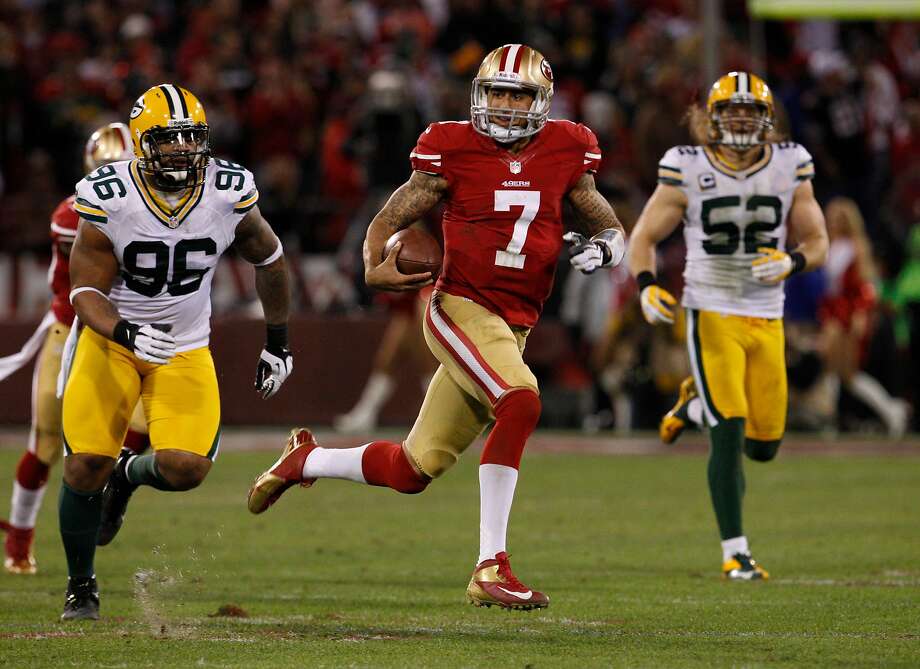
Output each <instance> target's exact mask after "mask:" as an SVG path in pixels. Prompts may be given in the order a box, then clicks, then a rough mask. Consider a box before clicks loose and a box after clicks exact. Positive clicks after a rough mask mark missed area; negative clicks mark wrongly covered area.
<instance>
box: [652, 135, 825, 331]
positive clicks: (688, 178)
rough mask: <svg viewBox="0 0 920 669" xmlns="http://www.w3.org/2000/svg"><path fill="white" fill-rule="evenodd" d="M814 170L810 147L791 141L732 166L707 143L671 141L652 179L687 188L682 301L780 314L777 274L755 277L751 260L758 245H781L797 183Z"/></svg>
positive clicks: (703, 306)
mask: <svg viewBox="0 0 920 669" xmlns="http://www.w3.org/2000/svg"><path fill="white" fill-rule="evenodd" d="M814 173H815V170H814V164H813V163H812V159H811V155H809V153H808V151H806V150H805V148H804V147H802V146H801V145H799V144H795V143H793V142H782V143H777V144H767V145H766V146H764V151H763V155H762V156H761V158H760V159H759V160H758V161H757V162H756V163H754V164H753V165H751V166H750V167H749V168H747V169H746V170H742V171H733V170H732V169H731V168H730V167H729V166H728V165H726V164H725V163H723V162H722V161H721V160H719V158H718V156H717V155H716V154H715V152H714V151H712V149H710V148H709V147H702V146H676V147H673V148H671V149H669V150H668V151H667V153H665V154H664V157H663V158H662V159H661V162H660V163H659V165H658V182H659V183H663V184H668V185H671V186H676V187H677V188H680V190H681V191H683V193H684V194H685V195H686V196H687V209H686V211H685V212H684V241H685V243H686V246H687V264H686V267H685V268H684V295H683V305H684V306H685V307H688V308H690V309H700V310H704V311H716V312H719V313H725V314H737V315H741V316H755V317H759V318H782V315H783V300H784V293H783V284H782V282H780V283H779V284H775V285H765V284H762V283H760V282H758V281H757V280H756V279H754V276H753V275H752V274H751V263H752V262H753V261H754V259H755V258H757V256H758V253H757V249H758V248H763V247H771V248H785V245H786V232H787V229H786V221H787V219H788V217H789V209H790V207H791V206H792V200H793V196H794V194H795V189H796V188H798V186H799V185H800V184H801V183H802V182H803V181H804V180H807V179H811V178H813V177H814Z"/></svg>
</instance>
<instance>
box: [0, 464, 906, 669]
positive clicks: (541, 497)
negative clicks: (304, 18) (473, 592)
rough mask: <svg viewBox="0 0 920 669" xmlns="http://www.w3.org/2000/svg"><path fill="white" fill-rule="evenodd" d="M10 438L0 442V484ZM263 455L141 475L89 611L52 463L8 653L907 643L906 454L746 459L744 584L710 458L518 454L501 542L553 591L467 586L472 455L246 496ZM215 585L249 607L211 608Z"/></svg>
mask: <svg viewBox="0 0 920 669" xmlns="http://www.w3.org/2000/svg"><path fill="white" fill-rule="evenodd" d="M17 457H18V453H15V452H13V451H0V499H4V500H5V498H7V495H8V493H7V491H8V490H9V486H10V479H11V476H12V471H13V467H14V463H15V460H16V458H17ZM273 458H274V454H272V453H265V452H262V453H224V454H222V455H221V457H220V459H219V460H218V462H217V464H216V466H215V468H214V470H213V472H212V474H211V476H210V478H209V479H208V480H207V481H206V482H205V484H204V486H203V487H202V488H200V489H198V490H195V491H192V492H189V493H159V492H156V491H153V490H149V489H142V490H140V491H139V492H138V493H137V494H136V495H135V497H134V499H133V500H132V504H131V508H130V511H129V516H128V518H127V521H126V524H125V527H124V529H123V530H122V532H121V534H120V535H119V536H118V538H117V539H116V540H115V542H114V543H113V544H112V545H111V546H108V547H106V548H103V549H101V550H100V551H99V554H98V559H97V572H98V575H99V582H100V587H101V589H102V613H103V616H104V620H103V621H102V622H100V623H96V624H92V623H80V624H70V625H63V624H61V623H58V622H57V616H58V615H59V613H60V611H61V607H62V604H63V589H64V585H65V571H64V560H63V553H62V549H61V547H60V542H59V538H58V535H57V516H56V504H55V501H56V497H57V487H58V484H57V481H58V480H59V476H60V474H59V470H56V471H55V474H54V476H53V480H54V481H55V483H54V484H53V487H52V489H51V492H50V494H49V496H48V499H47V500H46V503H45V507H44V509H43V511H42V515H41V519H40V527H39V531H38V538H37V546H36V554H37V557H38V559H39V563H40V568H41V572H40V574H39V575H38V576H36V577H13V576H9V575H6V574H2V575H0V666H11V667H32V666H48V667H62V666H66V667H92V668H94V669H96V668H103V667H126V666H127V667H143V666H150V667H179V666H205V667H221V666H223V667H235V666H247V667H272V668H277V667H286V666H292V667H293V666H309V667H339V666H368V667H379V666H393V667H402V666H437V667H439V668H443V667H454V666H466V667H483V666H511V667H562V666H565V667H583V666H622V667H759V666H831V667H833V666H840V667H844V666H846V667H857V666H867V667H868V666H887V667H891V666H904V667H916V666H918V665H920V622H918V620H920V512H918V508H920V507H918V500H920V497H918V495H920V471H918V470H920V460H918V459H916V458H891V459H882V458H868V457H849V458H840V459H834V458H829V457H816V458H804V457H785V458H782V457H781V458H780V459H779V460H778V461H777V462H774V463H771V464H770V465H757V466H753V465H752V463H748V464H747V467H746V468H747V472H748V498H747V501H748V511H747V518H746V520H747V528H746V529H747V531H748V534H749V536H750V537H751V540H752V545H753V548H754V553H755V556H756V557H757V558H758V559H759V560H761V562H762V563H763V564H764V565H765V566H766V567H767V568H768V569H769V570H770V571H771V573H772V575H773V577H774V578H773V579H772V580H771V581H770V582H768V583H756V584H752V583H745V584H737V583H725V582H722V581H721V580H720V579H719V562H720V558H721V555H720V554H719V548H718V536H717V534H716V530H715V526H714V521H713V519H712V517H711V511H710V508H709V504H708V498H707V492H706V488H705V484H704V481H705V460H704V458H702V457H696V456H694V457H667V456H655V457H652V456H645V457H638V456H635V457H602V456H590V457H589V456H580V457H579V456H571V455H568V456H567V455H531V456H530V457H526V458H525V462H524V469H523V472H522V478H521V484H520V485H519V487H518V495H517V500H516V503H515V509H514V513H513V515H512V525H511V543H510V549H511V552H512V553H513V560H512V562H513V564H514V566H515V571H516V572H517V574H518V576H519V577H520V578H521V579H522V580H523V581H524V582H525V583H527V584H530V585H532V586H534V587H537V588H539V589H541V590H544V591H545V592H547V594H549V595H550V597H551V600H552V602H551V606H550V608H549V609H547V610H545V611H539V612H529V613H528V612H514V613H509V612H505V611H500V610H496V609H488V610H487V609H476V608H474V607H471V606H469V605H467V604H465V602H464V588H465V586H466V582H467V579H468V578H469V574H470V570H471V568H472V566H473V562H474V561H475V556H476V547H477V540H478V491H477V485H476V460H475V457H470V458H466V459H465V460H464V461H463V462H461V464H460V465H459V466H457V467H456V468H455V469H454V470H453V471H451V472H450V473H449V474H448V475H447V476H446V478H444V479H443V480H441V481H438V482H436V483H435V484H434V485H432V486H431V488H429V490H428V491H426V492H425V493H424V494H422V495H420V496H400V495H398V494H396V493H393V492H390V491H387V490H381V489H371V488H364V487H361V486H357V485H354V484H350V483H346V482H339V481H322V482H320V483H319V484H318V485H317V486H316V487H315V488H313V489H311V490H300V489H294V490H292V491H290V492H289V493H287V495H286V496H285V497H284V498H283V499H282V500H281V501H280V502H279V503H278V504H277V505H276V506H275V507H273V508H272V509H271V511H269V512H268V513H266V514H265V515H264V516H260V517H255V516H251V515H249V514H248V513H247V512H246V505H245V494H246V490H247V488H248V484H249V481H250V479H251V478H252V476H253V475H254V474H255V473H257V472H258V471H259V470H260V469H262V468H263V467H264V466H266V465H268V464H269V463H270V462H271V461H272V460H273ZM0 512H2V513H5V512H6V502H5V501H4V502H3V503H2V506H0ZM138 574H140V575H141V577H140V578H138V577H137V576H136V575H138ZM226 604H235V605H238V606H240V607H242V608H243V609H244V610H245V611H246V612H247V613H248V614H249V617H248V618H245V619H241V618H228V617H218V616H215V617H212V616H211V614H214V613H215V612H216V611H217V610H218V608H219V607H221V606H222V605H226Z"/></svg>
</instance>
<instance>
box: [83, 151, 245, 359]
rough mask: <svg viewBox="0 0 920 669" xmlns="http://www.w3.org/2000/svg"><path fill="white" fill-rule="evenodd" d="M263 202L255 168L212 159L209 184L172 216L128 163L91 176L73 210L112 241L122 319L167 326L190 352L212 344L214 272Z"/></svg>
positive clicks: (194, 192) (115, 295)
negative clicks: (250, 214)
mask: <svg viewBox="0 0 920 669" xmlns="http://www.w3.org/2000/svg"><path fill="white" fill-rule="evenodd" d="M258 199H259V192H258V190H257V189H256V186H255V181H254V180H253V176H252V173H251V172H249V170H247V169H245V168H244V167H242V166H240V165H237V164H236V163H231V162H229V161H226V160H220V159H212V160H211V162H210V164H209V165H208V167H207V168H206V172H205V179H204V183H203V184H200V185H198V186H196V187H195V188H193V189H191V192H190V193H189V194H188V197H187V198H185V199H184V200H182V201H181V204H180V206H178V209H176V210H175V211H173V210H171V209H170V207H169V206H168V205H167V204H166V203H165V202H163V200H162V196H160V195H159V194H158V193H156V192H154V191H152V190H151V189H150V188H149V187H148V186H147V183H146V182H145V181H144V180H143V179H142V178H141V173H140V169H139V167H138V163H137V161H136V160H129V161H123V162H117V163H111V164H109V165H105V166H103V167H100V168H99V169H97V170H96V171H95V172H91V173H90V174H88V175H86V176H85V177H84V178H83V180H81V181H80V182H78V183H77V189H76V200H75V201H74V205H73V208H74V210H75V211H76V212H77V213H78V214H79V215H80V217H81V218H83V219H85V220H86V221H87V222H89V223H90V224H91V225H93V226H94V227H96V228H97V229H99V230H100V231H101V232H102V233H103V234H104V235H105V236H106V237H108V238H109V240H110V241H111V242H112V247H113V251H114V254H115V257H116V258H117V259H118V276H117V277H116V279H115V282H114V284H113V285H112V289H111V291H110V292H109V299H110V300H111V301H112V303H113V304H114V305H115V308H116V309H118V313H119V314H120V315H121V317H122V318H126V319H128V320H129V321H131V322H133V323H137V324H140V325H147V324H150V325H157V326H160V327H161V328H163V329H164V330H166V331H168V332H169V333H170V334H171V335H172V336H173V337H175V339H176V349H177V350H178V351H189V350H192V349H195V348H200V347H202V346H206V345H207V343H208V335H209V333H210V329H211V326H210V316H211V281H212V279H213V278H214V268H215V267H216V266H217V262H218V260H219V259H220V256H221V254H223V252H224V251H226V250H227V248H228V247H229V246H230V245H231V244H232V243H233V240H234V238H235V236H236V226H237V225H238V224H239V222H240V221H241V220H242V219H243V217H244V216H245V215H246V213H247V212H248V211H249V210H250V209H252V208H253V207H254V206H255V204H256V201H257V200H258Z"/></svg>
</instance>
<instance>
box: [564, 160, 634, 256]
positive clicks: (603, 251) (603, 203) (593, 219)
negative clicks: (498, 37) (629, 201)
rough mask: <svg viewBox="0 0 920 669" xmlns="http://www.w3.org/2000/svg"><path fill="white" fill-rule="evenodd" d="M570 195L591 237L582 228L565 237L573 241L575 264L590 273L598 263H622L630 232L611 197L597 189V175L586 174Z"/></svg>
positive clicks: (567, 240) (582, 223)
mask: <svg viewBox="0 0 920 669" xmlns="http://www.w3.org/2000/svg"><path fill="white" fill-rule="evenodd" d="M567 197H568V200H569V202H570V203H571V205H572V208H573V209H574V210H575V215H576V219H577V220H578V221H579V224H580V227H581V228H582V229H583V230H584V232H585V233H586V234H587V236H588V237H590V239H588V238H587V237H586V236H585V235H583V234H581V233H579V232H568V233H566V234H565V236H564V237H563V239H564V240H565V241H566V242H568V243H569V244H571V246H570V248H569V262H571V264H572V267H574V268H575V269H577V270H579V271H581V272H584V273H585V274H590V273H591V272H593V271H594V270H596V269H597V268H598V267H613V266H614V265H619V264H620V261H622V260H623V255H624V254H625V253H626V234H625V232H624V231H623V224H622V223H620V221H619V219H617V215H616V214H615V213H613V207H611V206H610V203H609V202H607V198H605V197H604V196H603V195H601V194H600V193H598V192H597V188H596V187H595V186H594V177H593V176H592V175H590V174H587V173H586V174H583V175H582V176H581V178H580V179H579V180H578V181H577V182H576V183H575V186H573V187H572V189H571V190H570V191H569V192H568V194H567Z"/></svg>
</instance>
